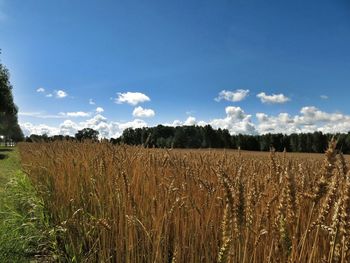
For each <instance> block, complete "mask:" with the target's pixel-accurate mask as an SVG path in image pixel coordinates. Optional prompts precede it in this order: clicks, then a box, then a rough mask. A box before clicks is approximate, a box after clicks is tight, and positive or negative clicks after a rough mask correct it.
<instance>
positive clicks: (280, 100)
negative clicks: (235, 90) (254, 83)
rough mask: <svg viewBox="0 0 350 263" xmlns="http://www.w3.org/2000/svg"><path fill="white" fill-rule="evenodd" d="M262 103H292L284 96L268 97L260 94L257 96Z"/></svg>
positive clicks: (263, 93)
mask: <svg viewBox="0 0 350 263" xmlns="http://www.w3.org/2000/svg"><path fill="white" fill-rule="evenodd" d="M256 96H257V97H258V98H259V99H260V100H261V102H262V103H267V104H277V103H280V104H281V103H286V102H287V101H290V98H288V97H286V96H285V95H283V94H272V95H267V94H266V93H265V92H260V93H259V94H258V95H256Z"/></svg>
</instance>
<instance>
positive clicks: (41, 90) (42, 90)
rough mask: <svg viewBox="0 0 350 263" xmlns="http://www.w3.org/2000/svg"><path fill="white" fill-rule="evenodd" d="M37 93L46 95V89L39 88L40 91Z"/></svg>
mask: <svg viewBox="0 0 350 263" xmlns="http://www.w3.org/2000/svg"><path fill="white" fill-rule="evenodd" d="M36 92H38V93H44V92H45V89H44V88H38V89H37V90H36Z"/></svg>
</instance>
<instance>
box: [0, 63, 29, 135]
mask: <svg viewBox="0 0 350 263" xmlns="http://www.w3.org/2000/svg"><path fill="white" fill-rule="evenodd" d="M17 113H18V109H17V106H16V105H15V104H14V102H13V95H12V85H11V83H10V74H9V71H8V69H7V68H5V67H4V66H3V65H2V64H1V63H0V134H2V135H5V136H6V137H7V138H9V139H12V140H14V141H22V140H24V136H23V133H22V130H21V128H20V127H19V125H18V118H17Z"/></svg>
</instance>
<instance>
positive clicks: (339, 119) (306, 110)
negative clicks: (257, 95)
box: [256, 106, 350, 134]
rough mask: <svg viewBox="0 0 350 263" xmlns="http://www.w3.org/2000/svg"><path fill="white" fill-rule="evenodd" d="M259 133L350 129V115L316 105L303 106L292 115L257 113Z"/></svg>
mask: <svg viewBox="0 0 350 263" xmlns="http://www.w3.org/2000/svg"><path fill="white" fill-rule="evenodd" d="M256 117H257V120H258V125H257V130H258V132H259V133H261V134H264V133H286V134H290V133H300V132H314V131H321V132H324V133H336V132H344V133H347V132H348V131H350V116H349V115H345V114H342V113H328V112H324V111H321V110H319V109H318V108H316V107H314V106H307V107H303V108H301V110H300V114H297V115H295V116H291V115H289V114H288V113H280V114H278V115H277V116H268V115H267V114H264V113H257V114H256Z"/></svg>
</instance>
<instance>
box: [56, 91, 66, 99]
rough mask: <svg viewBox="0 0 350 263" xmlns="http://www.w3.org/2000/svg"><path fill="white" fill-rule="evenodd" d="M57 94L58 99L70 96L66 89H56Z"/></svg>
mask: <svg viewBox="0 0 350 263" xmlns="http://www.w3.org/2000/svg"><path fill="white" fill-rule="evenodd" d="M55 95H56V98H57V99H63V98H65V97H67V96H68V94H67V92H65V91H64V90H55Z"/></svg>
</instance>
